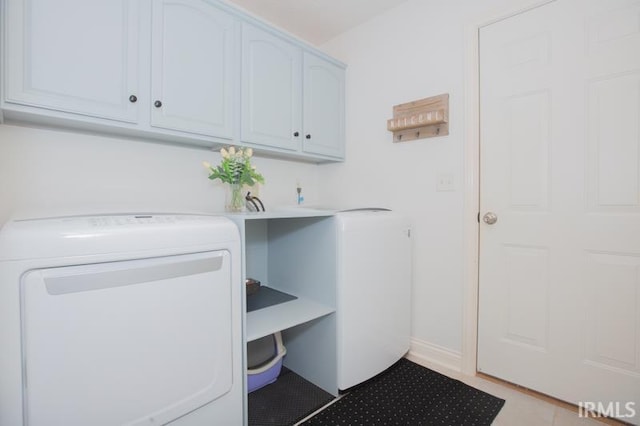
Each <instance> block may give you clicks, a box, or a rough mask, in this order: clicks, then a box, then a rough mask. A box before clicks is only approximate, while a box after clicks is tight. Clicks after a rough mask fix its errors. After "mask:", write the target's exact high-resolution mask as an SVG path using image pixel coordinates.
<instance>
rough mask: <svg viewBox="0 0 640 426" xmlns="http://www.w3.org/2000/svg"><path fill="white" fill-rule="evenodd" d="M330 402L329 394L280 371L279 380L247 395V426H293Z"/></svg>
mask: <svg viewBox="0 0 640 426" xmlns="http://www.w3.org/2000/svg"><path fill="white" fill-rule="evenodd" d="M332 399H333V395H331V394H330V393H327V392H325V391H324V390H322V389H320V388H319V387H317V386H316V385H314V384H313V383H311V382H308V381H307V380H305V379H303V378H302V377H300V376H299V375H297V374H296V373H294V372H293V371H291V370H288V369H286V368H284V367H283V368H282V372H281V373H280V376H279V377H278V380H276V381H275V382H274V383H272V384H270V385H267V386H265V387H263V388H262V389H258V390H257V391H254V392H251V393H250V394H249V398H248V400H249V425H250V426H288V425H293V424H294V423H295V422H297V421H300V420H302V419H303V418H305V417H306V416H308V415H309V414H311V413H313V412H314V411H315V410H317V409H318V408H320V407H322V406H323V405H325V404H327V403H328V402H329V401H331V400H332Z"/></svg>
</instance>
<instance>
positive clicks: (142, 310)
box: [21, 250, 233, 426]
mask: <svg viewBox="0 0 640 426" xmlns="http://www.w3.org/2000/svg"><path fill="white" fill-rule="evenodd" d="M21 303H22V306H21V316H22V318H21V320H22V330H23V369H24V370H23V375H24V396H25V398H24V401H25V402H24V404H25V407H24V410H25V417H26V420H27V421H26V424H28V425H30V426H33V425H36V426H37V425H52V424H57V425H67V426H72V425H82V426H85V425H150V424H153V425H160V424H165V423H167V422H169V421H171V420H173V419H175V418H177V417H179V416H182V415H184V414H186V413H188V412H189V411H192V410H194V409H196V408H198V407H200V406H202V405H204V404H206V403H207V402H210V401H212V400H214V399H216V398H218V397H220V396H222V395H224V394H225V393H227V392H228V391H229V390H230V389H231V385H232V376H231V371H232V369H231V365H232V348H233V347H232V337H231V336H232V317H231V312H232V310H231V256H230V254H229V252H227V251H224V250H222V251H215V252H206V253H197V254H187V255H177V256H167V257H160V258H150V259H142V260H130V261H120V262H109V263H100V264H91V265H81V266H67V267H59V268H49V269H38V270H32V271H29V272H28V273H26V274H25V275H24V276H23V278H22V280H21Z"/></svg>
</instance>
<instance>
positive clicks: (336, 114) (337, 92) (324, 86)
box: [302, 52, 345, 158]
mask: <svg viewBox="0 0 640 426" xmlns="http://www.w3.org/2000/svg"><path fill="white" fill-rule="evenodd" d="M303 94H304V139H303V140H302V144H303V145H302V149H303V151H304V152H307V153H310V154H319V155H326V156H331V157H337V158H343V157H344V140H345V135H344V115H345V111H344V69H342V68H339V67H338V66H336V65H334V64H332V63H330V62H327V61H325V60H323V59H321V58H319V57H317V56H315V55H312V54H309V53H307V52H305V54H304V91H303Z"/></svg>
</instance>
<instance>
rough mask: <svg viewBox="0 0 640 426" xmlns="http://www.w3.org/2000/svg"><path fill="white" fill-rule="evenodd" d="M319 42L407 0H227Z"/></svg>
mask: <svg viewBox="0 0 640 426" xmlns="http://www.w3.org/2000/svg"><path fill="white" fill-rule="evenodd" d="M227 1H229V2H230V3H234V4H236V5H238V6H240V7H241V8H243V9H245V10H247V11H249V12H250V13H251V14H253V15H256V16H259V17H261V18H263V19H264V20H266V21H268V22H270V23H272V24H275V25H277V26H279V27H280V28H283V29H284V30H286V31H288V32H290V33H292V34H295V35H297V36H298V37H300V38H302V39H304V40H306V41H308V42H309V43H311V44H315V45H320V44H322V43H324V42H326V41H328V40H330V39H332V38H334V37H335V36H337V35H339V34H341V33H343V32H345V31H347V30H349V29H351V28H353V27H356V26H358V25H360V24H362V23H364V22H366V21H368V20H370V19H371V18H373V17H374V16H376V15H378V14H380V13H382V12H384V11H386V10H388V9H391V8H393V7H395V6H397V5H399V4H400V3H404V2H405V1H407V0H227Z"/></svg>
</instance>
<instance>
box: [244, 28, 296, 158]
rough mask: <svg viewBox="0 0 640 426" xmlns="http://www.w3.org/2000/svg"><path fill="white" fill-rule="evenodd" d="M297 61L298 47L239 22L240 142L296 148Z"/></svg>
mask: <svg viewBox="0 0 640 426" xmlns="http://www.w3.org/2000/svg"><path fill="white" fill-rule="evenodd" d="M301 62H302V56H301V50H300V48H298V47H296V46H294V45H292V44H290V43H287V42H286V41H284V40H283V39H281V38H279V37H276V36H274V35H272V34H270V33H268V32H266V31H263V30H261V29H258V28H256V27H254V26H252V25H249V24H244V25H243V27H242V134H241V139H242V141H243V142H249V143H254V144H260V145H266V146H270V147H276V148H284V149H289V150H298V149H299V146H300V140H301V139H302V129H301V123H302V115H301V109H302V108H301V106H302V105H301V103H302V93H301V92H302V78H301V74H302V63H301Z"/></svg>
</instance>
